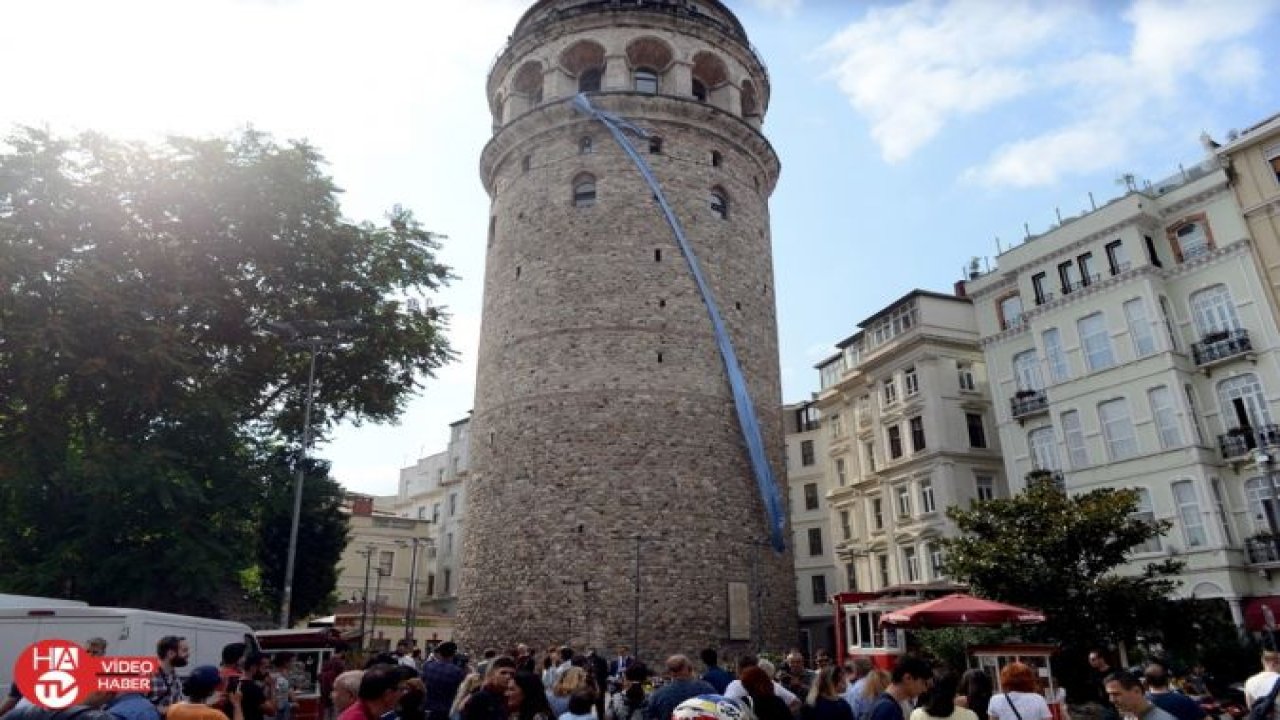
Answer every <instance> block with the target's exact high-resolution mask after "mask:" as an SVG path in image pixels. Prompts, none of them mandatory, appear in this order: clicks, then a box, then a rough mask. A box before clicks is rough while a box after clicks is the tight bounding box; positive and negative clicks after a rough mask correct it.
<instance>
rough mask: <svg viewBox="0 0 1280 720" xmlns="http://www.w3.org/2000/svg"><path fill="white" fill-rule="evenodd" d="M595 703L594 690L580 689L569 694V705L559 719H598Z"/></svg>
mask: <svg viewBox="0 0 1280 720" xmlns="http://www.w3.org/2000/svg"><path fill="white" fill-rule="evenodd" d="M595 705H596V693H595V691H594V690H578V691H577V692H575V693H574V694H572V695H570V696H569V707H568V709H567V710H565V711H564V712H563V713H562V714H561V715H560V718H559V720H596V713H595Z"/></svg>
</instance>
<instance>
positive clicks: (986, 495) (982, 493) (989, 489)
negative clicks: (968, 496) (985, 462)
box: [973, 473, 996, 500]
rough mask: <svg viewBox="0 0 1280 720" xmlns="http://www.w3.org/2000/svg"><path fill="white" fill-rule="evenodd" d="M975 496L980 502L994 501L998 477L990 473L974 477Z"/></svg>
mask: <svg viewBox="0 0 1280 720" xmlns="http://www.w3.org/2000/svg"><path fill="white" fill-rule="evenodd" d="M973 496H974V497H975V498H977V499H978V500H994V499H995V497H996V476H995V475H992V474H990V473H981V474H975V475H974V476H973Z"/></svg>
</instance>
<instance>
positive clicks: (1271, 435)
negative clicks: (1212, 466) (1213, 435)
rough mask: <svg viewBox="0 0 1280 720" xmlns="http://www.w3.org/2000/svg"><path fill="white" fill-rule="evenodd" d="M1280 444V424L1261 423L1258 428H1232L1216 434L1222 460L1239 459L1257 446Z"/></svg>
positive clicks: (1264, 446)
mask: <svg viewBox="0 0 1280 720" xmlns="http://www.w3.org/2000/svg"><path fill="white" fill-rule="evenodd" d="M1277 445H1280V425H1263V426H1261V427H1259V428H1258V429H1256V430H1255V429H1252V428H1232V429H1231V430H1228V431H1227V432H1225V433H1223V434H1222V435H1219V436H1218V448H1219V449H1220V450H1221V451H1222V459H1223V460H1239V459H1240V458H1243V457H1245V456H1247V455H1248V454H1249V452H1250V451H1252V450H1256V449H1258V448H1266V447H1274V446H1277Z"/></svg>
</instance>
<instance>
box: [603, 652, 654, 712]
mask: <svg viewBox="0 0 1280 720" xmlns="http://www.w3.org/2000/svg"><path fill="white" fill-rule="evenodd" d="M648 679H649V669H648V668H646V667H645V666H644V665H641V664H640V663H632V665H631V667H628V668H627V669H626V671H624V672H623V675H622V689H621V690H619V691H618V692H616V693H614V694H612V695H610V696H609V704H608V707H607V708H606V709H605V720H641V718H643V717H644V711H645V709H646V707H647V706H648V704H649V698H648V696H646V695H645V692H644V681H645V680H648Z"/></svg>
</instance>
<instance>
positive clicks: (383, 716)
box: [339, 664, 404, 720]
mask: <svg viewBox="0 0 1280 720" xmlns="http://www.w3.org/2000/svg"><path fill="white" fill-rule="evenodd" d="M403 692H404V678H403V676H402V675H401V674H400V672H399V668H398V666H396V665H395V664H382V665H374V666H372V667H368V668H365V670H364V674H363V675H361V676H360V689H359V690H357V691H356V702H355V704H353V705H352V706H351V707H349V708H347V709H346V712H344V713H342V715H340V716H339V720H395V718H396V704H397V703H398V702H400V695H401V693H403Z"/></svg>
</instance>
